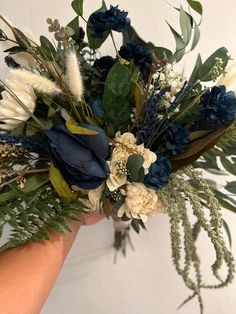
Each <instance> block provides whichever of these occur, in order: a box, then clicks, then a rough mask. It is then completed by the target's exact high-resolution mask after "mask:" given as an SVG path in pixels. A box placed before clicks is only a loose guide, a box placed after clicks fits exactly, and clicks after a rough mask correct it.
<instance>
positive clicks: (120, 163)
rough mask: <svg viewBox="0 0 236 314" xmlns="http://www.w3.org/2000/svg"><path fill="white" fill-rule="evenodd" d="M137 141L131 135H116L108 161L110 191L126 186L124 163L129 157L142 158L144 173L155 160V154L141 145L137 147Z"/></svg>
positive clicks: (126, 177) (108, 185)
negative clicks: (138, 156) (136, 155)
mask: <svg viewBox="0 0 236 314" xmlns="http://www.w3.org/2000/svg"><path fill="white" fill-rule="evenodd" d="M136 142H137V140H136V138H135V136H134V135H133V134H132V133H128V132H127V133H124V134H122V135H120V134H117V136H116V138H115V147H114V149H113V151H112V157H111V161H109V162H108V163H109V166H110V175H109V177H108V179H107V187H108V189H109V190H110V191H112V192H113V191H115V190H116V189H118V188H119V187H121V186H123V185H125V184H126V182H127V179H128V176H127V170H126V163H127V161H128V158H129V156H131V155H134V154H138V155H141V156H143V158H144V163H143V168H144V173H145V174H147V173H148V169H149V168H150V166H151V164H152V163H154V162H155V161H156V159H157V156H156V154H155V153H153V152H152V151H150V149H147V148H145V147H144V145H143V144H141V145H137V144H136Z"/></svg>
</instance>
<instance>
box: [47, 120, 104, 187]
mask: <svg viewBox="0 0 236 314" xmlns="http://www.w3.org/2000/svg"><path fill="white" fill-rule="evenodd" d="M82 126H83V127H85V128H88V129H92V130H95V131H97V132H98V133H97V134H96V135H85V134H74V133H71V132H70V131H69V130H68V129H67V128H66V127H65V125H62V124H59V125H56V126H55V127H53V128H52V129H50V130H47V131H45V136H44V145H45V148H46V150H47V152H48V154H49V155H50V157H51V159H52V162H53V164H54V166H55V167H56V168H57V169H58V170H59V171H60V172H61V174H62V176H63V178H64V179H65V181H66V182H67V183H68V184H69V185H76V186H78V187H79V188H81V189H88V190H90V189H96V188H97V187H99V186H100V185H101V184H102V183H103V182H104V181H105V180H106V178H107V177H108V174H109V167H108V165H107V162H106V160H107V158H108V157H109V143H108V138H107V136H106V134H105V133H104V132H103V130H101V129H100V128H97V127H95V126H92V125H89V124H83V125H82Z"/></svg>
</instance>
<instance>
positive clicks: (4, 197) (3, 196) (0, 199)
mask: <svg viewBox="0 0 236 314" xmlns="http://www.w3.org/2000/svg"><path fill="white" fill-rule="evenodd" d="M16 197H17V194H16V192H15V191H13V190H11V191H9V192H5V193H0V204H1V203H4V202H6V201H9V200H11V199H14V198H16Z"/></svg>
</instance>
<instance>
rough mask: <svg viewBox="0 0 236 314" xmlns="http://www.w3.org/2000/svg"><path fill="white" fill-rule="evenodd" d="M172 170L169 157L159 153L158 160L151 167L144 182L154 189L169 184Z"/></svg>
mask: <svg viewBox="0 0 236 314" xmlns="http://www.w3.org/2000/svg"><path fill="white" fill-rule="evenodd" d="M171 170H172V166H171V162H170V160H169V159H168V157H167V156H164V155H161V154H157V161H156V162H155V163H153V164H152V165H151V167H150V168H149V173H148V174H147V175H146V176H145V180H144V184H145V185H146V186H147V187H149V188H151V189H154V190H157V189H160V188H162V187H165V186H167V184H168V182H169V176H170V173H171Z"/></svg>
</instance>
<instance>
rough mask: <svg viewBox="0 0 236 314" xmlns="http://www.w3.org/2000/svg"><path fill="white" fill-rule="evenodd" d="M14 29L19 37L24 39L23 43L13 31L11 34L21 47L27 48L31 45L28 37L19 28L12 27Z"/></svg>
mask: <svg viewBox="0 0 236 314" xmlns="http://www.w3.org/2000/svg"><path fill="white" fill-rule="evenodd" d="M14 30H15V31H16V32H17V33H18V34H19V37H20V38H21V39H23V41H24V43H23V42H22V41H21V39H19V37H18V36H17V35H16V34H14V33H13V35H14V37H15V39H16V41H17V43H18V44H19V46H20V47H22V48H25V49H28V47H31V43H30V41H29V39H28V38H27V37H26V36H25V34H24V33H22V31H21V30H19V29H18V28H15V27H14Z"/></svg>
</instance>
